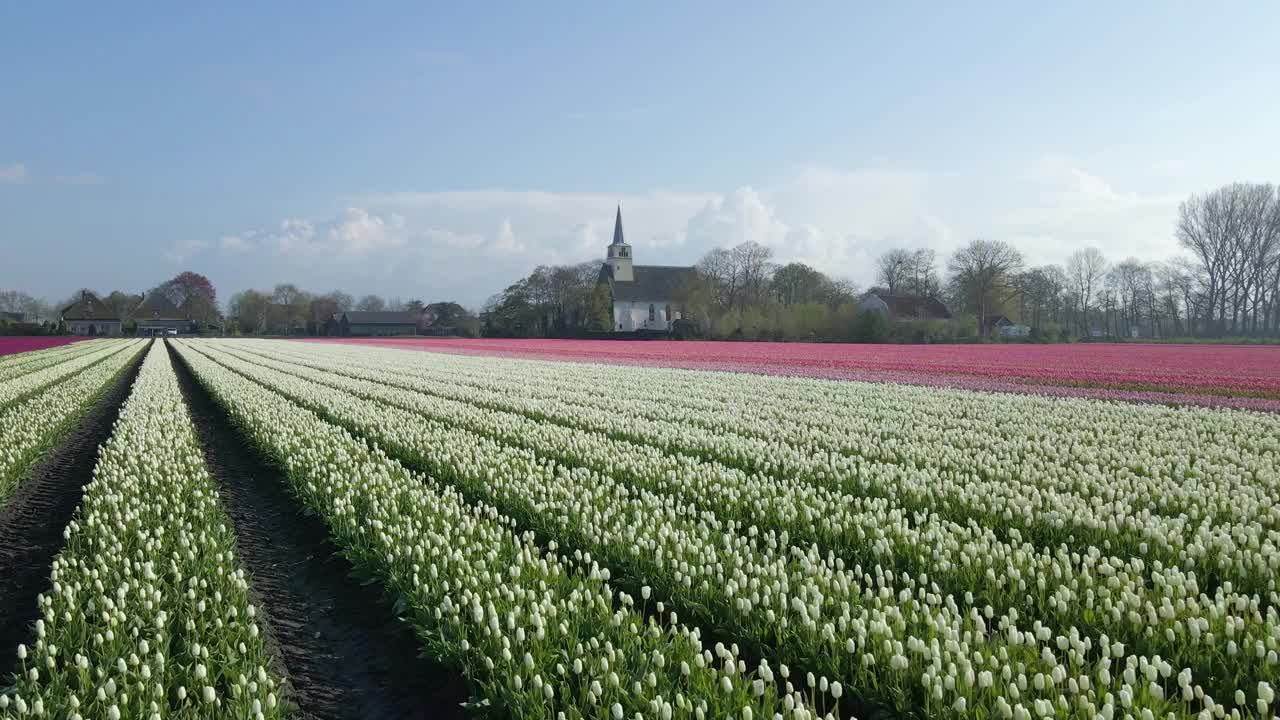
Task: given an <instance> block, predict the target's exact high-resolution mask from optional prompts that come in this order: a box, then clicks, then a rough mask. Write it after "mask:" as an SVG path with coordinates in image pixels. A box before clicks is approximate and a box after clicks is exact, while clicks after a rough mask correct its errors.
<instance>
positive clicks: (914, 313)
mask: <svg viewBox="0 0 1280 720" xmlns="http://www.w3.org/2000/svg"><path fill="white" fill-rule="evenodd" d="M875 296H876V297H877V298H880V301H881V302H883V303H884V304H885V306H886V307H887V308H889V314H890V315H893V316H894V317H914V318H937V319H946V318H949V317H951V311H950V310H948V309H947V306H946V305H943V304H942V301H940V300H938V299H937V298H935V297H926V296H924V295H890V294H888V293H875Z"/></svg>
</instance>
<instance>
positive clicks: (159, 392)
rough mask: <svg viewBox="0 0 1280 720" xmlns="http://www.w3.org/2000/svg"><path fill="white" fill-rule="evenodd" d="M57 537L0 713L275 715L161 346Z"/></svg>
mask: <svg viewBox="0 0 1280 720" xmlns="http://www.w3.org/2000/svg"><path fill="white" fill-rule="evenodd" d="M64 537H65V538H66V544H65V546H64V547H63V549H62V550H61V552H60V553H59V555H58V556H57V558H56V559H55V560H54V563H53V569H52V573H51V590H50V591H49V592H47V593H45V594H42V595H41V596H40V599H39V604H40V610H41V618H40V619H39V620H38V621H37V622H36V626H35V631H34V637H33V643H32V644H31V645H30V646H29V647H28V646H27V645H23V646H20V647H19V648H18V657H19V659H20V665H21V674H20V675H19V676H18V678H17V683H16V686H15V687H14V689H13V690H12V694H2V695H0V716H6V717H8V716H17V717H22V716H28V715H29V716H34V717H50V718H59V719H62V718H70V719H71V720H79V719H80V718H95V719H96V718H104V719H114V720H118V719H119V718H139V719H147V718H156V719H158V718H247V719H249V720H262V719H263V718H278V717H281V715H282V712H283V710H284V708H283V705H281V704H280V703H279V701H278V693H279V681H278V679H277V678H275V677H274V676H273V675H272V674H271V673H270V672H269V671H268V670H267V667H268V665H269V659H268V655H267V651H266V649H265V648H264V645H263V640H262V638H261V637H260V635H259V629H258V627H257V625H256V623H255V620H254V617H255V610H254V606H253V605H252V604H250V603H249V600H248V582H247V579H246V577H245V573H244V570H243V569H241V568H240V567H239V565H238V564H237V562H236V558H235V552H234V545H235V543H234V536H233V534H232V531H231V528H230V526H229V524H228V520H227V518H226V517H225V515H224V514H223V512H222V510H221V508H220V507H219V505H218V499H217V491H216V488H215V486H214V482H213V479H212V478H211V477H210V476H209V473H208V471H207V470H206V468H205V465H204V457H203V455H202V454H201V451H200V447H199V445H198V444H197V441H196V438H195V435H194V429H193V427H192V424H191V418H190V415H189V414H188V412H187V410H186V406H185V404H184V402H183V397H182V393H181V391H180V389H179V387H178V382H177V376H176V375H175V374H174V370H173V367H172V366H171V364H170V362H169V357H168V353H167V352H166V351H165V348H164V343H163V342H156V343H155V344H154V345H153V346H152V347H151V350H150V352H149V353H148V355H147V357H146V359H145V360H144V361H143V365H142V368H141V370H140V372H139V374H138V378H137V380H136V381H135V382H134V384H133V389H132V392H131V394H130V396H129V399H128V401H127V402H126V404H125V406H124V408H123V410H122V412H121V415H120V419H119V420H118V421H117V423H116V425H115V428H114V430H113V433H112V436H111V439H110V440H109V441H108V442H107V443H105V444H104V445H103V446H102V451H101V457H100V458H99V460H98V464H97V466H96V467H95V469H94V479H93V481H92V482H91V483H90V484H89V485H87V486H86V488H85V496H84V499H83V501H82V503H81V506H80V508H79V510H78V512H77V514H76V517H75V519H73V520H72V522H71V524H70V525H69V526H68V527H67V529H66V532H65V533H64Z"/></svg>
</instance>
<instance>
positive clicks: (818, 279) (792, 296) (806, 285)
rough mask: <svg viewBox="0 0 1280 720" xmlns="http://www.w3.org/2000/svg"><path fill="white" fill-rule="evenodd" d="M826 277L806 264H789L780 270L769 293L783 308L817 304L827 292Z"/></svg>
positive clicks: (770, 285)
mask: <svg viewBox="0 0 1280 720" xmlns="http://www.w3.org/2000/svg"><path fill="white" fill-rule="evenodd" d="M829 283H830V281H829V280H828V279H827V276H826V275H823V274H822V273H820V272H818V271H817V270H814V269H813V268H811V267H809V266H808V265H805V264H804V263H798V262H797V263H789V264H787V265H783V266H782V267H780V268H778V269H777V270H776V271H775V272H774V273H773V279H772V280H770V282H769V291H770V294H771V295H773V297H774V298H776V299H777V301H778V302H780V303H782V305H783V307H790V306H792V305H796V304H801V303H810V302H817V301H819V300H820V299H824V298H823V297H822V296H823V294H824V292H825V291H826V290H827V285H828V284H829Z"/></svg>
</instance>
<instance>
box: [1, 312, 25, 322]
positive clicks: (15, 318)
mask: <svg viewBox="0 0 1280 720" xmlns="http://www.w3.org/2000/svg"><path fill="white" fill-rule="evenodd" d="M26 321H27V316H26V314H25V313H20V312H0V323H5V324H8V323H22V322H26Z"/></svg>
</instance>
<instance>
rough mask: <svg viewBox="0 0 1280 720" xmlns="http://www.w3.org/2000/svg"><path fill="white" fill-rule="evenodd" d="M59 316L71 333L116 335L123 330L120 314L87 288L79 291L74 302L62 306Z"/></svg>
mask: <svg viewBox="0 0 1280 720" xmlns="http://www.w3.org/2000/svg"><path fill="white" fill-rule="evenodd" d="M60 317H61V319H62V322H63V324H65V325H66V327H67V332H70V333H71V334H72V335H111V336H118V335H120V334H121V331H122V330H123V323H121V321H120V314H119V313H117V312H116V311H115V310H112V309H111V308H110V307H108V306H107V305H106V304H105V303H103V302H102V301H101V300H99V299H98V296H97V295H94V294H93V293H91V292H89V291H88V290H85V291H83V292H81V293H80V297H79V298H77V299H76V301H75V302H73V303H71V304H70V305H68V306H66V307H65V308H63V309H62V312H61V313H60Z"/></svg>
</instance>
